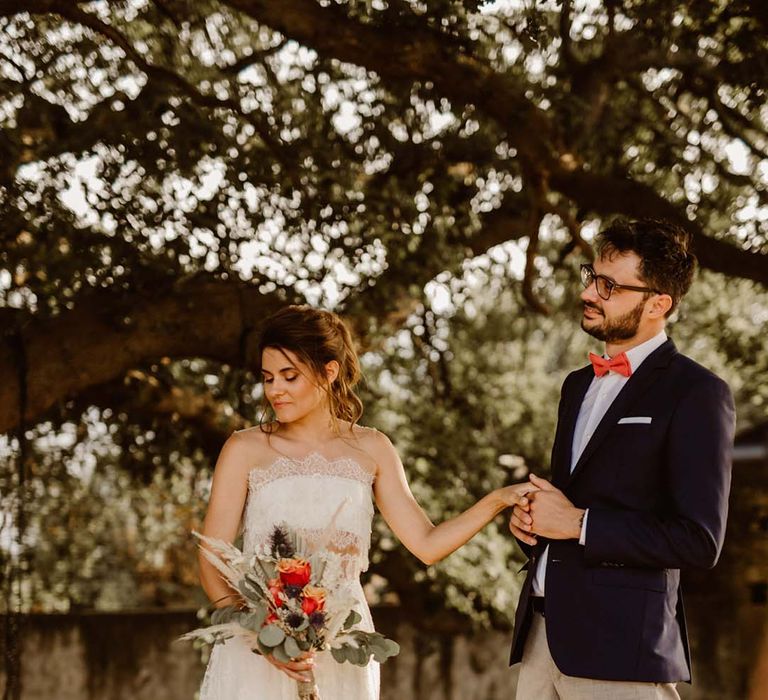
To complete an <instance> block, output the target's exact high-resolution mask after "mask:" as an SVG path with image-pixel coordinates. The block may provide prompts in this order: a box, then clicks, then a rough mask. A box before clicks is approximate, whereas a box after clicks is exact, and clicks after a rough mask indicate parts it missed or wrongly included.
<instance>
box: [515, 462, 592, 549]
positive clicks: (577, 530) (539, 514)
mask: <svg viewBox="0 0 768 700" xmlns="http://www.w3.org/2000/svg"><path fill="white" fill-rule="evenodd" d="M530 479H531V484H532V485H533V486H534V487H536V488H537V489H539V490H538V491H537V492H536V493H531V494H530V496H529V497H528V498H529V500H530V504H529V506H528V507H527V508H523V507H521V506H515V507H514V509H513V511H512V518H511V519H510V522H509V528H510V530H512V532H513V534H515V536H516V537H518V535H517V533H516V532H515V531H516V530H517V531H520V532H521V534H523V535H525V537H527V539H524V538H523V537H520V539H521V540H523V542H528V544H535V543H536V540H535V539H533V538H532V537H531V535H541V536H542V537H546V538H547V539H550V540H578V539H579V537H580V535H581V522H582V520H583V518H584V513H585V511H584V510H582V509H581V508H576V506H574V505H573V503H571V502H570V501H569V500H568V499H567V498H566V497H565V494H564V493H563V492H562V491H560V489H557V488H555V487H554V486H552V484H550V483H549V482H548V481H547V480H546V479H540V478H539V477H538V476H536V475H534V474H531V476H530ZM513 528H514V529H513ZM531 540H532V541H531Z"/></svg>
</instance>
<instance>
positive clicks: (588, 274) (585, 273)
mask: <svg viewBox="0 0 768 700" xmlns="http://www.w3.org/2000/svg"><path fill="white" fill-rule="evenodd" d="M592 282H594V283H595V289H596V290H597V295H598V296H599V297H600V298H601V299H605V301H608V300H609V299H610V298H611V294H612V293H613V290H614V289H629V290H630V291H633V292H651V294H661V292H659V291H657V290H656V289H651V288H650V287H636V286H634V285H631V284H619V283H618V282H614V281H613V280H612V279H611V278H610V277H606V276H605V275H598V274H597V273H596V272H595V268H594V267H592V265H590V264H589V263H584V264H583V265H582V266H581V283H582V284H583V285H584V289H586V288H587V287H589V285H591V284H592Z"/></svg>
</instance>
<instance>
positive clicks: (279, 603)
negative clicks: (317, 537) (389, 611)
mask: <svg viewBox="0 0 768 700" xmlns="http://www.w3.org/2000/svg"><path fill="white" fill-rule="evenodd" d="M195 535H196V536H197V537H198V538H199V539H200V540H201V548H202V550H203V554H204V555H205V557H206V559H208V561H210V562H211V564H213V566H215V567H216V569H217V570H218V571H219V572H220V573H221V574H222V576H223V577H224V579H225V581H226V582H227V583H228V584H229V585H230V586H231V587H232V588H233V589H235V590H236V591H238V592H239V594H240V596H241V597H242V600H243V601H244V606H243V605H242V604H241V605H239V606H235V605H230V606H227V607H222V608H217V609H216V610H215V612H214V613H213V615H212V617H211V624H210V625H209V626H208V627H202V628H200V629H196V630H194V631H192V632H189V633H187V634H185V635H184V636H183V637H182V639H197V638H202V639H203V640H205V641H207V642H208V643H213V644H215V643H217V642H221V641H224V640H225V639H229V638H230V637H234V636H237V637H241V638H242V639H244V640H245V641H246V643H247V644H248V645H249V646H250V647H251V649H252V650H253V651H254V652H256V653H260V654H263V655H264V656H271V657H273V658H274V659H276V660H278V661H281V662H283V663H285V662H288V661H291V660H296V659H299V658H301V657H302V656H303V655H304V654H305V653H306V652H309V651H312V650H317V651H321V650H330V652H331V655H332V656H333V658H334V659H335V660H336V661H337V662H339V663H343V662H345V661H348V662H350V663H352V664H356V665H359V666H365V665H366V664H367V663H368V662H369V660H370V659H371V657H373V658H374V659H375V660H376V661H378V662H384V661H386V660H387V659H388V658H389V657H390V656H395V655H397V654H398V652H399V651H400V647H399V646H398V645H397V644H396V643H395V642H393V641H392V640H390V639H387V638H386V637H384V635H382V634H378V633H377V632H366V631H363V630H360V629H356V625H357V624H358V623H359V622H360V620H361V617H360V615H359V613H357V612H356V611H355V610H354V607H355V605H356V603H357V599H356V598H355V597H354V596H353V595H351V593H349V592H348V589H347V586H346V585H345V583H348V582H345V581H344V580H343V578H342V577H341V576H339V573H340V571H341V570H342V562H341V557H340V556H339V555H337V554H335V553H333V552H330V551H328V550H322V542H321V544H320V545H315V547H313V548H312V549H311V550H310V548H309V547H308V546H307V545H306V543H305V542H304V540H303V538H302V537H301V536H300V535H299V534H298V533H296V532H293V531H291V530H290V529H289V528H287V527H285V526H283V525H279V526H276V527H275V528H274V529H273V531H272V533H271V535H270V538H269V542H268V544H267V545H266V546H265V547H263V548H262V549H261V550H260V551H257V552H256V554H254V555H253V556H252V557H249V558H247V557H246V556H245V555H244V554H243V553H242V552H241V551H240V550H239V549H237V547H234V546H233V545H231V544H229V543H227V542H223V541H221V540H216V539H213V538H210V537H205V536H204V535H200V534H199V533H195ZM321 539H322V538H321ZM298 697H299V698H300V699H301V700H320V695H319V692H318V689H317V684H316V683H315V681H314V677H312V680H311V682H308V683H302V682H299V684H298Z"/></svg>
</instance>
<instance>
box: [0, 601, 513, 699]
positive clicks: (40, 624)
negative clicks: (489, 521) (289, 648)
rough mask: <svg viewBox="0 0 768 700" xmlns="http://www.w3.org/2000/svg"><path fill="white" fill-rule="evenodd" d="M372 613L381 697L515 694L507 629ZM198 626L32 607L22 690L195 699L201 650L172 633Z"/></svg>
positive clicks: (59, 695) (169, 615)
mask: <svg viewBox="0 0 768 700" xmlns="http://www.w3.org/2000/svg"><path fill="white" fill-rule="evenodd" d="M374 616H375V618H376V625H377V627H378V628H379V629H380V630H381V631H383V632H385V633H386V634H389V635H391V636H392V637H394V638H396V639H397V640H398V642H399V643H400V644H401V646H402V652H401V655H400V656H399V657H398V658H396V659H394V660H390V661H389V662H387V664H385V665H384V666H383V667H382V685H383V688H384V692H383V693H382V700H416V699H418V700H497V699H498V700H502V698H503V700H510V698H512V697H514V689H515V685H516V677H517V673H516V670H512V669H510V668H509V667H508V666H507V658H508V654H509V634H507V633H503V632H489V633H483V634H482V635H481V636H480V637H473V636H472V635H456V636H450V635H447V634H441V635H436V634H429V633H427V632H423V631H419V630H417V629H416V628H415V627H414V626H413V625H411V624H409V623H408V622H405V621H403V620H402V619H400V615H399V611H398V610H391V609H379V610H376V611H374ZM196 624H197V620H196V618H195V615H194V613H193V612H163V611H147V612H126V613H119V614H90V613H89V614H72V615H33V616H31V617H30V618H28V619H27V621H26V631H25V635H24V637H25V643H24V647H23V653H22V665H23V694H22V698H23V700H158V698H162V699H163V700H193V698H194V696H195V692H196V690H197V688H198V685H199V683H200V679H201V677H202V672H203V666H202V664H201V658H200V652H199V651H197V650H195V649H194V648H193V647H192V645H191V644H190V643H184V642H175V641H174V640H175V639H176V638H177V637H178V636H179V635H181V634H182V633H183V632H185V631H188V630H189V629H192V628H193V627H194V626H196ZM2 685H4V678H3V673H2V672H0V687H2ZM336 700H347V699H341V698H338V699H336ZM349 700H352V699H349Z"/></svg>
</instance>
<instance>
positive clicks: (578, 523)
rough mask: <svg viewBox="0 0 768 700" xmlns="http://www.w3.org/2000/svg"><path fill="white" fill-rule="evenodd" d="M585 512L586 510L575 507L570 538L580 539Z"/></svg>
mask: <svg viewBox="0 0 768 700" xmlns="http://www.w3.org/2000/svg"><path fill="white" fill-rule="evenodd" d="M586 514H587V511H586V510H584V509H582V508H576V518H575V524H574V528H573V531H572V533H571V534H572V537H571V539H574V540H581V531H582V528H583V527H584V516H585V515H586Z"/></svg>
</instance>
